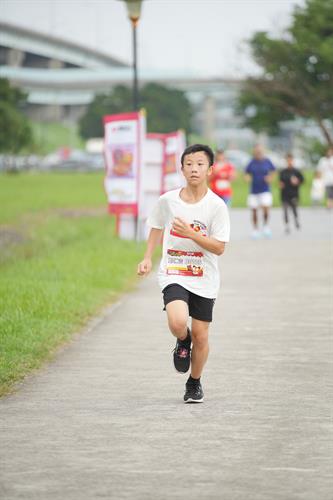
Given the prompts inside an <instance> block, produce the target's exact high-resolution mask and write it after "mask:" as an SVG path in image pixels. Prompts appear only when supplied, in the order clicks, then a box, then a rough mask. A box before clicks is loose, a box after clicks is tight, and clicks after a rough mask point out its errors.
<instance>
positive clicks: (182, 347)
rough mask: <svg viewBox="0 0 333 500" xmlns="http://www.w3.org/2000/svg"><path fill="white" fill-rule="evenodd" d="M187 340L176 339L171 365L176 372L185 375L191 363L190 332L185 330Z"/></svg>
mask: <svg viewBox="0 0 333 500" xmlns="http://www.w3.org/2000/svg"><path fill="white" fill-rule="evenodd" d="M187 332H188V336H189V337H190V338H189V339H188V338H186V339H185V340H179V339H177V342H176V347H175V349H174V351H173V363H174V365H175V368H176V370H177V372H179V373H186V372H187V371H188V369H189V368H190V363H191V332H190V330H189V329H187Z"/></svg>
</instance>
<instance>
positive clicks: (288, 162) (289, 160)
mask: <svg viewBox="0 0 333 500" xmlns="http://www.w3.org/2000/svg"><path fill="white" fill-rule="evenodd" d="M293 165H294V159H293V157H292V156H287V166H288V167H289V168H291V167H293Z"/></svg>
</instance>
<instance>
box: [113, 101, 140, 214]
mask: <svg viewBox="0 0 333 500" xmlns="http://www.w3.org/2000/svg"><path fill="white" fill-rule="evenodd" d="M104 132H105V134H104V155H105V163H106V175H105V181H104V185H105V190H106V193H107V197H108V203H109V212H110V213H113V214H117V215H119V214H131V215H134V216H137V215H138V213H139V199H140V189H141V186H140V180H141V175H142V164H143V158H142V155H143V142H144V140H145V137H146V120H145V113H144V112H142V111H139V112H133V113H123V114H118V115H110V116H105V117H104Z"/></svg>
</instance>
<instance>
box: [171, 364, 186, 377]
mask: <svg viewBox="0 0 333 500" xmlns="http://www.w3.org/2000/svg"><path fill="white" fill-rule="evenodd" d="M173 367H174V369H175V372H176V373H178V375H185V374H186V373H187V372H188V370H189V369H190V367H189V368H188V370H186V372H180V371H179V370H177V368H176V367H175V365H173Z"/></svg>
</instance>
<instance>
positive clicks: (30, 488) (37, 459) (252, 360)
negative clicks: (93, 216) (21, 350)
mask: <svg viewBox="0 0 333 500" xmlns="http://www.w3.org/2000/svg"><path fill="white" fill-rule="evenodd" d="M280 217H281V213H280V211H279V210H276V211H274V213H273V221H272V226H273V229H274V236H273V239H272V240H270V241H268V240H265V241H264V240H263V241H250V240H249V239H248V231H249V224H248V213H247V211H233V212H232V223H233V236H234V238H233V242H232V243H230V245H229V247H228V250H227V253H226V255H224V256H223V258H222V259H221V270H222V274H223V291H222V293H221V296H220V297H219V300H218V301H217V303H216V307H215V321H214V324H213V327H212V332H211V356H210V359H209V363H208V365H207V370H206V373H205V376H204V379H203V385H204V389H205V394H206V399H205V403H204V404H203V405H184V404H183V403H182V395H183V387H184V383H185V378H184V377H183V376H181V375H177V374H176V373H175V372H174V370H173V367H172V365H171V350H172V348H173V347H174V341H173V339H172V338H171V335H170V334H168V332H167V328H166V323H165V313H163V312H162V307H161V297H160V294H159V291H158V288H157V285H156V282H155V276H154V275H153V276H151V277H150V278H148V279H146V280H144V281H142V283H141V285H140V286H139V288H138V290H137V291H135V292H134V293H132V294H129V295H127V296H125V297H124V298H123V300H122V301H121V303H120V304H118V305H116V306H114V307H112V308H110V310H108V311H106V313H105V316H104V318H101V319H100V320H99V321H95V322H94V323H93V326H92V327H91V328H90V329H89V328H88V329H87V330H86V331H85V332H83V334H82V335H81V336H80V337H78V338H76V339H74V341H73V343H72V344H71V345H70V346H68V347H66V348H65V349H64V350H63V351H62V352H60V353H59V354H58V355H57V357H56V359H55V360H54V361H53V362H52V363H50V364H49V365H48V366H46V367H45V368H43V369H42V370H40V371H39V372H38V373H37V374H35V375H33V376H31V377H29V378H28V379H27V380H26V381H25V382H24V383H23V384H22V385H21V386H20V387H19V388H18V391H17V392H16V393H15V394H13V395H11V396H9V397H6V398H3V399H2V400H1V402H0V418H1V432H0V440H1V441H0V447H1V450H0V471H1V472H0V474H1V482H0V484H1V486H0V498H1V499H3V500H12V499H29V500H49V499H50V500H60V499H61V500H93V499H98V498H106V499H112V500H113V499H115V500H122V499H135V500H141V499H142V500H150V499H151V500H164V499H165V500H167V499H177V500H178V499H179V500H184V499H191V500H199V499H200V500H214V499H216V500H217V499H218V500H220V499H222V500H243V499H244V500H278V499H279V500H292V499H304V500H305V499H306V500H317V499H318V500H330V499H331V498H332V496H333V489H332V481H331V477H332V476H331V469H330V465H332V464H331V463H330V461H331V459H332V446H331V443H332V441H331V438H330V437H329V431H330V430H331V429H332V428H331V424H330V406H331V403H332V390H331V389H332V387H330V383H331V381H332V369H331V368H332V364H331V363H332V336H331V333H330V326H331V327H332V308H331V307H332V306H331V304H332V302H330V301H331V299H332V290H333V282H332V241H331V242H330V241H329V230H330V224H331V222H332V219H330V216H329V214H328V213H327V212H326V211H325V210H324V209H318V210H313V211H312V210H303V212H302V221H303V228H302V231H301V232H300V233H299V234H292V235H290V236H288V237H286V236H284V235H283V231H282V225H281V221H280ZM331 228H332V226H331ZM331 331H332V330H331Z"/></svg>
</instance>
